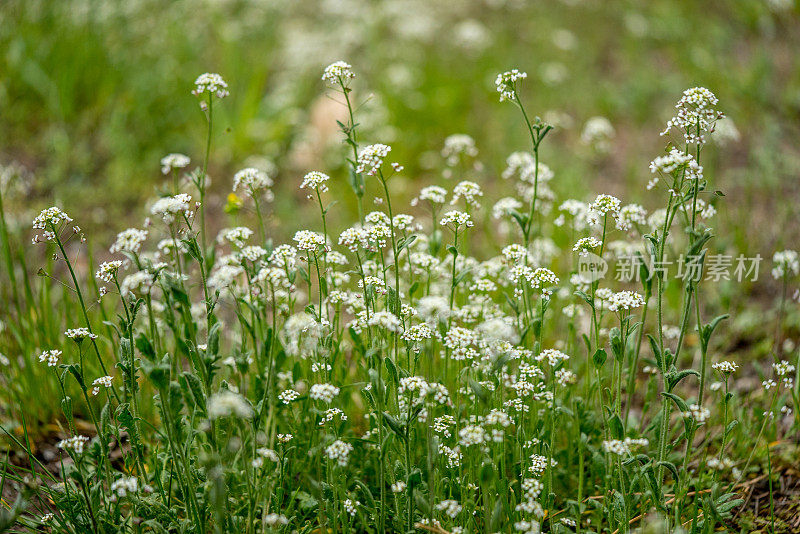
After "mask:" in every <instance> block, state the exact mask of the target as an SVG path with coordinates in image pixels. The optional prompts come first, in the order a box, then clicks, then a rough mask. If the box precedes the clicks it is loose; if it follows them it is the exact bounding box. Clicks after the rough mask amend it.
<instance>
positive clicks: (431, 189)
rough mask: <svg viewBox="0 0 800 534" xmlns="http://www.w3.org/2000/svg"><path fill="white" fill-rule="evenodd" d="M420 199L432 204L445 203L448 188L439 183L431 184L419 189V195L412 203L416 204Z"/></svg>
mask: <svg viewBox="0 0 800 534" xmlns="http://www.w3.org/2000/svg"><path fill="white" fill-rule="evenodd" d="M420 200H425V201H428V202H430V203H431V204H444V203H445V202H446V201H447V189H445V188H444V187H439V186H438V185H429V186H427V187H423V188H422V189H420V191H419V195H417V197H416V198H414V199H413V200H411V205H412V206H416V205H417V204H418V203H419V201H420Z"/></svg>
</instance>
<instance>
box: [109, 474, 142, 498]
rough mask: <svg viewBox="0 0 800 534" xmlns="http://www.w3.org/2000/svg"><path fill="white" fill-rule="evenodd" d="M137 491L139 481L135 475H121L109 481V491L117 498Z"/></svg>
mask: <svg viewBox="0 0 800 534" xmlns="http://www.w3.org/2000/svg"><path fill="white" fill-rule="evenodd" d="M137 491H139V482H138V481H137V480H136V477H122V478H118V479H117V480H115V481H114V482H112V483H111V492H112V493H115V494H116V496H117V497H119V498H125V497H127V496H128V494H129V493H136V492H137Z"/></svg>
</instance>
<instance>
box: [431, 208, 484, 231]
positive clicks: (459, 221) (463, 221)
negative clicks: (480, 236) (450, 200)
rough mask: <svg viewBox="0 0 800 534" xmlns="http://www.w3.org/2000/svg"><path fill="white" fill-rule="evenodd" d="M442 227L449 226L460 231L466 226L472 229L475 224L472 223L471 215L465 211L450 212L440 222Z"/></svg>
mask: <svg viewBox="0 0 800 534" xmlns="http://www.w3.org/2000/svg"><path fill="white" fill-rule="evenodd" d="M439 224H441V225H442V226H447V227H449V228H451V229H453V230H458V229H459V228H460V227H462V226H465V227H467V228H472V227H473V226H474V225H475V223H473V222H472V217H470V215H469V213H464V212H463V211H456V210H450V211H448V212H447V213H445V214H444V216H443V217H442V220H441V221H439Z"/></svg>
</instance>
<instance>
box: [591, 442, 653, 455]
mask: <svg viewBox="0 0 800 534" xmlns="http://www.w3.org/2000/svg"><path fill="white" fill-rule="evenodd" d="M649 443H650V442H649V441H648V440H647V439H646V438H641V439H634V438H625V439H622V440H620V439H612V440H608V441H603V450H604V451H606V452H607V453H610V454H616V455H617V456H625V455H628V454H631V451H633V450H635V449H636V448H639V447H647V445H648V444H649Z"/></svg>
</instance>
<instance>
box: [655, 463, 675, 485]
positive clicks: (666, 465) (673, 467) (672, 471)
mask: <svg viewBox="0 0 800 534" xmlns="http://www.w3.org/2000/svg"><path fill="white" fill-rule="evenodd" d="M656 465H659V466H661V467H666V468H667V469H669V472H670V473H672V479H673V480H675V481H676V482H677V481H678V480H680V477H679V476H678V468H677V467H675V464H673V463H672V462H667V461H666V460H664V461H661V462H658V463H657V464H656Z"/></svg>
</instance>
